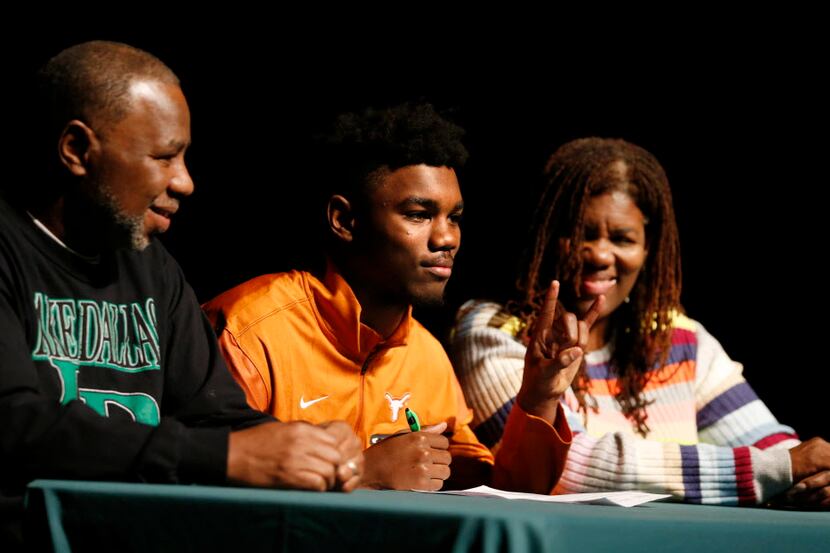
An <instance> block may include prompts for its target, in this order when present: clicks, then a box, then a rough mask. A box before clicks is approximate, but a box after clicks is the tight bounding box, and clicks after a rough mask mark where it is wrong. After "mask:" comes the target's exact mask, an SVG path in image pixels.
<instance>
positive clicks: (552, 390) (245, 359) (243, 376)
mask: <svg viewBox="0 0 830 553" xmlns="http://www.w3.org/2000/svg"><path fill="white" fill-rule="evenodd" d="M336 129H337V130H336V131H335V132H334V133H333V135H332V136H331V137H330V140H329V143H328V144H327V146H328V147H327V153H328V155H327V157H326V159H325V160H324V164H325V165H324V166H325V167H326V168H327V170H328V172H329V174H328V175H327V176H326V177H323V178H321V179H320V181H321V183H322V185H321V186H324V187H326V195H325V196H326V197H325V206H321V207H320V209H321V211H322V210H325V214H326V219H325V221H326V231H327V232H326V234H327V241H326V246H325V249H326V254H327V264H326V268H325V270H323V271H321V272H320V274H312V273H309V272H302V271H292V272H289V273H281V274H274V275H265V276H262V277H259V278H255V279H253V280H251V281H249V282H246V283H244V284H242V285H240V286H238V287H236V288H234V289H232V290H230V291H228V292H225V293H224V294H222V295H220V296H219V297H217V298H216V299H214V300H213V301H211V302H209V303H208V304H206V305H205V310H206V311H207V313H208V316H209V318H210V319H211V320H212V321H213V322H214V324H215V328H216V331H217V334H218V336H219V343H220V347H221V350H222V353H223V355H224V356H225V359H226V360H227V362H228V365H229V366H230V368H231V371H232V373H233V374H234V376H235V377H236V379H237V381H238V382H239V383H240V384H241V385H242V388H243V389H244V390H245V393H246V396H247V399H248V402H249V404H250V405H251V406H253V407H255V408H257V409H259V410H261V411H265V412H267V413H271V414H273V415H274V416H276V417H278V418H279V419H280V420H298V419H301V420H307V421H310V422H318V421H324V420H330V419H343V420H346V421H347V422H348V423H350V424H351V425H353V428H354V430H355V433H356V434H357V435H358V437H359V438H360V439H362V440H363V443H364V446H365V447H366V448H367V449H366V450H365V472H364V485H365V486H368V487H372V488H393V489H421V490H423V489H428V490H437V489H440V488H442V487H443V486H444V485H445V481H446V482H447V483H448V485H450V486H452V487H467V486H472V485H478V484H484V483H486V484H492V485H494V486H496V487H500V488H505V489H512V490H518V491H533V492H537V493H550V492H551V490H552V489H553V487H554V485H555V484H556V482H557V480H558V478H559V476H560V474H561V471H562V467H563V464H564V459H565V456H566V454H567V450H568V446H569V444H570V441H571V432H570V429H569V428H568V425H567V423H566V421H565V417H564V416H563V415H562V412H561V407H559V396H560V395H561V394H562V393H563V392H564V390H565V389H566V388H567V387H568V385H569V384H570V380H571V378H572V377H573V374H574V373H575V371H576V369H577V368H578V366H579V364H580V362H581V360H582V348H583V347H584V345H585V339H586V338H587V329H588V327H589V326H590V324H591V323H592V319H593V317H594V314H593V312H592V313H591V314H589V316H588V317H587V319H586V321H577V320H576V318H575V317H573V315H570V314H560V315H561V316H556V314H555V310H554V306H555V301H556V291H557V290H558V288H556V287H552V293H551V294H549V297H548V300H547V306H548V310H547V315H546V317H543V318H542V319H543V320H540V323H541V324H540V325H539V328H540V332H537V333H536V336H535V337H534V341H535V343H536V346H537V347H531V348H529V353H528V357H527V359H526V370H525V372H524V381H523V383H522V390H523V392H522V393H520V395H519V397H518V398H517V404H518V405H517V406H516V407H514V408H513V409H512V410H511V412H510V416H509V419H508V421H507V427H506V430H505V434H504V439H503V441H502V446H501V448H500V450H499V451H498V454H497V455H496V456H495V458H494V456H493V454H492V453H491V452H490V451H489V450H488V449H487V448H486V447H485V446H483V445H482V444H481V443H479V441H478V440H477V439H476V437H475V435H474V434H473V432H472V431H471V429H470V427H469V423H470V421H471V419H472V414H471V412H470V410H469V409H468V408H467V405H466V403H465V401H464V397H463V394H462V392H461V390H460V387H459V384H458V382H457V380H456V377H455V374H454V372H453V369H452V366H451V364H450V361H449V359H448V358H447V356H446V354H445V352H444V350H443V348H442V347H441V345H440V344H439V342H438V341H437V340H436V339H435V338H434V337H433V336H432V335H430V334H429V332H428V331H427V330H426V329H424V327H422V326H421V325H420V324H419V323H418V322H417V321H416V320H415V319H413V318H412V315H411V312H412V305H413V304H435V303H440V302H441V301H442V298H443V293H444V287H445V285H446V283H447V280H448V279H449V278H450V274H451V272H452V266H453V259H454V257H455V255H456V253H457V252H458V248H459V246H460V239H461V228H460V219H461V214H462V210H463V202H462V198H461V192H460V189H459V185H458V180H457V177H456V171H455V169H456V168H458V167H459V166H461V165H462V164H463V162H464V161H465V159H466V157H467V152H466V150H465V148H464V146H463V145H462V144H461V142H460V136H461V134H462V132H463V131H461V129H460V128H458V127H457V126H455V125H453V124H452V123H449V122H447V121H445V120H444V119H442V118H441V117H440V116H439V115H438V114H437V113H436V112H435V111H434V109H433V108H432V107H431V106H429V105H420V106H413V105H403V106H398V107H396V108H391V109H386V110H381V111H372V110H369V111H366V112H365V113H363V114H360V115H358V114H349V115H346V116H342V117H341V118H340V119H339V121H338V124H337V125H336ZM406 408H411V409H412V410H414V411H415V412H417V413H418V414H419V415H420V419H421V421H422V422H423V423H424V424H426V425H427V426H425V427H424V428H423V429H422V430H420V431H414V432H413V431H410V427H409V425H408V424H407V421H406V417H405V416H404V412H405V409H406ZM451 463H452V464H451Z"/></svg>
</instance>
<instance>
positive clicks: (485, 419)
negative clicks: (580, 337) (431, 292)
mask: <svg viewBox="0 0 830 553" xmlns="http://www.w3.org/2000/svg"><path fill="white" fill-rule="evenodd" d="M516 323H517V320H516V319H515V317H509V316H506V315H505V314H504V312H502V311H501V306H500V305H498V304H495V303H490V302H481V301H475V300H473V301H469V302H467V303H466V304H464V305H463V306H462V307H461V310H460V311H459V314H458V318H457V322H456V327H455V329H454V332H453V338H452V348H451V349H452V356H453V362H454V364H455V369H456V372H457V373H458V377H459V380H460V382H461V385H462V387H463V389H464V395H465V397H466V398H467V401H468V404H469V405H470V407H472V408H473V410H474V419H473V427H474V429H475V432H476V434H477V435H478V437H479V439H480V440H481V441H482V442H483V443H484V444H485V445H488V446H490V447H491V448H493V449H497V448H498V445H499V441H500V439H501V434H502V431H503V429H504V422H505V421H506V420H507V415H508V414H509V413H510V409H511V407H512V405H513V403H514V401H515V398H516V393H517V392H518V390H519V386H520V384H521V381H522V369H523V366H524V356H525V346H524V345H522V344H521V343H520V342H519V341H517V340H516V339H515V334H516V331H517V330H518V328H519V326H518V325H517V324H516ZM611 353H612V352H611V347H610V346H609V345H606V346H605V347H604V348H602V349H600V350H597V351H593V352H590V353H588V354H587V356H586V363H587V376H588V381H589V383H588V391H589V392H590V394H591V396H592V397H593V398H594V400H595V401H596V406H597V408H598V411H597V412H594V411H593V410H592V409H589V411H588V413H587V415H586V414H584V413H582V412H577V407H578V403H577V400H576V396H575V395H574V394H573V392H572V391H571V390H568V392H567V393H566V394H565V396H564V397H563V403H564V404H565V406H566V408H565V413H566V416H567V418H568V423H569V424H570V426H571V429H572V430H573V431H574V434H575V436H574V441H573V444H572V445H571V450H570V452H569V454H568V461H567V463H566V466H565V471H564V473H563V475H562V478H561V480H560V481H559V485H558V486H557V489H556V491H557V492H558V493H576V492H591V491H604V490H643V491H650V492H655V493H668V494H671V495H672V497H673V498H674V499H676V500H678V501H686V502H689V503H708V504H725V505H736V504H740V505H746V504H756V503H761V502H764V501H766V500H767V499H769V498H770V497H772V496H773V495H775V494H777V493H779V492H782V491H784V490H785V489H787V488H789V487H790V486H791V485H792V471H791V468H790V455H789V451H788V450H789V449H790V448H791V447H794V446H795V445H797V444H798V443H799V442H798V439H797V437H796V435H795V433H794V432H793V430H792V429H791V428H789V427H787V426H784V425H781V424H779V423H778V421H776V419H775V417H773V415H772V413H770V411H769V409H767V407H766V406H765V405H764V404H763V403H762V402H761V400H760V399H758V397H757V396H756V395H755V392H753V390H752V388H750V386H749V384H748V383H747V382H746V381H745V380H744V378H743V376H742V375H741V372H742V366H741V365H740V364H739V363H736V362H734V361H732V360H731V359H729V357H728V356H727V355H726V353H725V352H724V351H723V348H722V347H721V345H720V344H719V343H718V341H717V340H715V339H714V338H713V337H712V336H711V335H710V334H709V333H708V332H706V330H705V329H704V328H703V326H701V325H700V324H699V323H697V322H695V321H693V320H691V319H689V318H687V317H685V316H678V317H676V319H675V321H674V329H673V332H672V349H671V352H670V355H669V358H668V361H667V363H666V364H665V365H664V366H662V367H657V368H655V369H654V370H653V372H652V373H651V375H650V378H649V380H648V384H647V385H646V388H645V390H644V395H645V398H646V399H647V400H648V401H650V402H651V403H650V404H649V405H648V406H647V407H646V411H647V413H648V426H649V428H650V431H649V433H648V435H647V436H645V437H642V436H641V435H640V434H637V433H636V432H635V431H634V427H633V426H632V422H631V421H630V420H629V419H627V418H626V417H625V416H624V415H623V414H622V411H621V409H620V406H619V404H618V403H617V401H616V400H615V399H614V391H615V389H616V375H615V373H614V370H613V369H612V368H611V367H610V365H609V360H610V358H611Z"/></svg>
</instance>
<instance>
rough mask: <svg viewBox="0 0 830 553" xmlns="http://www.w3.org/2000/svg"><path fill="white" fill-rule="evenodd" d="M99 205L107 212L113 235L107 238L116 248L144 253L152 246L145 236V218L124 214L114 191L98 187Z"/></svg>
mask: <svg viewBox="0 0 830 553" xmlns="http://www.w3.org/2000/svg"><path fill="white" fill-rule="evenodd" d="M97 200H98V205H99V207H100V208H101V209H103V210H104V211H105V216H106V219H107V221H108V222H109V223H110V226H111V229H110V230H111V232H112V234H111V235H110V236H109V237H107V238H106V240H107V242H109V243H110V244H111V245H112V246H113V247H114V248H127V249H130V250H133V251H137V252H140V251H143V250H144V249H145V248H146V247H147V246H149V245H150V240H149V239H148V238H147V237H146V236H145V235H144V216H143V215H139V216H129V215H126V214H125V213H124V211H123V210H122V209H121V206H120V205H118V200H117V199H116V198H115V196H114V195H113V194H112V190H110V188H109V187H108V186H106V185H104V184H101V185H100V186H99V187H98V198H97Z"/></svg>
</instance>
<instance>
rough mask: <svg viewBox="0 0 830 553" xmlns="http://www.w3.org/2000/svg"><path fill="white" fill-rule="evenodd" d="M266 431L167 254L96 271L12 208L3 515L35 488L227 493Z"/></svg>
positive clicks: (122, 255) (2, 374) (0, 399)
mask: <svg viewBox="0 0 830 553" xmlns="http://www.w3.org/2000/svg"><path fill="white" fill-rule="evenodd" d="M266 420H272V419H270V417H268V416H267V415H264V414H262V413H259V412H256V411H254V410H252V409H251V408H249V407H248V405H247V404H246V402H245V397H244V394H243V393H242V391H241V390H240V389H239V387H238V386H237V385H236V383H235V382H234V381H233V379H232V378H231V376H230V374H229V372H228V370H227V368H226V367H225V364H224V361H223V360H222V357H221V355H220V354H219V352H218V350H217V347H216V340H215V337H214V334H213V331H212V329H211V327H210V326H209V324H208V323H207V321H206V319H205V318H204V315H203V314H202V311H201V309H200V308H199V304H198V302H197V301H196V297H195V295H194V293H193V291H192V289H191V288H190V286H188V284H187V283H186V282H185V280H184V277H183V275H182V272H181V269H180V268H179V266H178V265H177V264H176V262H175V261H174V260H173V258H172V257H171V256H170V254H169V253H167V251H166V250H165V249H164V247H163V246H162V245H161V244H160V243H158V242H157V241H154V242H153V243H152V244H151V245H150V246H149V247H148V248H147V249H146V250H144V251H143V252H133V251H126V250H124V251H117V252H114V253H112V254H110V255H108V256H106V257H104V258H102V259H100V260H99V262H98V263H91V262H89V261H85V260H83V259H82V258H80V257H79V256H77V255H74V254H73V253H71V252H69V251H67V250H66V249H65V248H63V247H61V246H60V245H59V244H58V243H56V242H55V240H53V239H52V238H50V237H49V236H47V235H46V234H45V233H44V232H43V231H42V230H41V229H38V228H37V227H36V226H35V225H34V223H33V221H32V220H31V218H30V217H29V216H28V215H27V214H25V212H24V213H21V212H18V211H16V210H14V209H13V208H12V207H10V205H9V204H8V203H6V202H5V201H4V200H2V198H0V507H2V504H5V507H6V509H8V508H9V507H12V505H13V504H17V503H18V501H19V497H20V496H21V494H22V493H23V491H24V489H25V485H26V483H28V482H29V481H31V480H32V479H35V478H68V479H98V480H127V481H142V482H201V483H222V482H224V481H225V471H226V463H227V449H228V434H229V432H230V430H231V429H236V428H243V427H246V426H251V425H253V424H257V423H260V422H264V421H266ZM3 510H5V509H2V508H0V514H2V513H1V511H3ZM15 510H16V508H15Z"/></svg>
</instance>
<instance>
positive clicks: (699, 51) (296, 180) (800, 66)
mask: <svg viewBox="0 0 830 553" xmlns="http://www.w3.org/2000/svg"><path fill="white" fill-rule="evenodd" d="M214 15H215V14H214ZM491 16H494V17H492V18H491V21H490V22H489V23H488V24H487V25H486V26H483V27H481V26H479V27H475V28H474V27H472V26H468V27H464V23H463V18H462V20H461V21H460V22H452V23H451V22H449V21H444V20H441V19H440V18H434V19H429V18H426V19H424V20H423V21H418V22H415V23H414V24H412V25H410V26H408V27H406V28H403V27H400V26H399V25H398V24H399V21H397V20H396V21H395V23H394V24H390V23H389V22H386V23H382V22H378V23H374V22H370V23H364V24H363V25H360V26H356V25H352V24H346V23H342V24H338V23H337V22H335V23H329V24H328V25H327V26H321V25H318V24H315V23H309V22H308V21H305V22H303V23H301V24H300V23H298V22H297V21H295V20H292V19H291V18H288V17H286V18H282V19H281V18H279V17H277V18H275V19H269V20H267V21H264V22H263V21H257V17H258V16H257V14H250V16H249V17H247V18H237V20H234V21H228V22H227V23H226V24H223V25H218V24H216V23H215V22H214V25H213V26H210V27H205V26H203V27H196V26H194V25H192V24H183V23H182V21H186V20H177V21H176V22H170V21H167V22H164V23H160V22H159V21H165V19H164V17H163V16H161V15H159V17H158V20H156V21H151V22H148V23H147V25H146V26H144V27H142V28H140V29H138V28H134V29H133V30H130V31H126V30H117V29H116V28H115V27H112V26H109V25H108V26H104V25H100V26H97V27H96V26H95V25H87V26H86V27H85V28H83V29H80V30H78V29H75V28H72V27H70V26H69V25H67V26H65V28H63V29H60V30H56V28H55V27H54V26H53V27H51V28H49V29H46V28H42V27H40V26H37V25H34V26H30V27H27V29H26V31H25V32H24V33H23V34H22V35H20V36H22V38H18V39H12V38H10V37H9V35H7V36H6V37H5V38H4V39H3V43H2V44H3V51H4V52H5V64H6V75H5V76H4V88H5V90H6V93H7V98H11V100H7V104H8V107H9V108H11V109H8V112H7V114H6V124H7V128H6V130H7V134H6V136H5V138H4V143H6V144H13V145H14V146H15V147H20V144H18V143H16V142H15V138H16V136H17V133H16V130H15V129H16V125H25V122H26V109H27V108H28V107H31V106H29V105H28V104H27V102H26V101H27V97H26V95H25V93H23V92H22V87H18V86H17V83H20V82H24V81H25V78H26V76H27V75H29V74H31V72H33V71H34V70H35V69H36V68H37V67H38V66H39V65H40V64H42V63H43V62H44V61H45V60H46V59H48V57H49V56H51V55H53V54H55V53H57V52H58V51H59V50H60V49H61V48H63V47H65V46H68V45H70V44H73V43H75V42H79V41H81V40H87V39H92V38H105V39H111V40H121V41H125V42H128V43H131V44H133V45H135V46H139V47H141V48H145V49H147V50H149V51H150V52H152V53H154V54H156V55H158V56H159V57H160V58H161V59H163V60H164V61H166V62H167V63H168V64H169V65H170V66H171V67H172V68H173V70H174V71H175V72H176V73H177V74H178V75H179V76H180V78H181V80H182V84H183V88H184V90H185V94H186V95H187V97H188V100H189V102H190V107H191V112H192V117H193V127H192V128H193V146H192V149H191V151H190V153H189V157H188V162H189V166H190V168H191V172H192V174H193V177H194V180H195V182H196V185H197V192H196V194H195V195H194V196H193V197H192V198H191V199H190V200H188V201H187V202H186V203H185V204H184V207H183V209H182V211H181V212H180V215H179V216H178V217H177V219H176V220H175V221H174V225H173V228H172V230H171V231H170V232H169V233H168V234H167V235H165V236H164V238H163V240H164V242H165V244H166V245H167V247H168V248H169V249H170V250H171V251H172V252H173V254H174V255H175V256H176V257H177V259H178V260H179V262H180V263H181V265H182V266H183V268H184V271H185V273H186V275H187V276H188V278H189V280H190V282H191V284H192V285H193V287H194V288H195V290H196V292H197V295H198V296H199V298H200V300H202V301H204V300H207V299H210V298H211V297H212V296H213V295H215V294H217V293H218V292H221V291H222V290H224V289H226V288H229V287H231V286H233V285H235V284H237V283H239V282H241V281H243V280H245V279H247V278H250V277H253V276H255V275H258V274H261V273H264V272H271V271H279V270H285V269H288V268H290V267H291V266H292V265H293V264H294V263H295V260H296V259H298V258H299V257H300V256H302V254H303V253H304V251H305V250H306V249H307V247H308V241H307V240H306V237H307V236H308V234H309V225H308V223H309V221H308V220H307V219H306V218H305V217H304V216H301V213H303V211H302V207H303V205H304V203H303V200H304V194H305V193H306V192H307V190H308V187H309V186H310V183H309V182H308V179H307V173H308V170H307V163H309V161H308V158H307V157H305V156H304V152H305V146H306V145H307V142H308V139H309V137H310V135H311V133H312V132H313V131H314V130H318V129H320V128H321V127H322V126H324V124H325V123H326V122H328V121H329V120H330V119H331V118H332V116H333V115H334V114H335V113H337V112H340V111H342V110H346V109H358V108H360V107H362V106H363V105H366V104H389V103H394V102H396V101H399V100H406V99H427V100H430V101H432V102H433V103H435V105H436V106H437V107H438V108H439V109H440V110H442V111H444V112H445V113H447V114H448V116H449V117H450V118H451V119H453V120H455V121H456V122H458V123H459V124H461V125H462V126H463V127H465V128H466V129H467V140H466V143H467V145H468V148H469V150H470V152H471V159H470V162H469V164H468V166H467V168H466V169H465V170H464V172H463V173H462V174H461V179H462V190H463V193H464V197H465V202H466V214H465V221H464V227H463V228H464V239H463V248H462V249H461V253H460V255H459V257H458V264H457V265H456V267H457V269H456V271H455V272H454V276H453V280H452V282H451V284H450V286H449V287H448V303H449V306H448V308H447V309H446V310H444V311H443V312H432V313H426V312H423V313H419V314H418V316H419V318H421V319H422V320H424V321H425V322H426V324H427V325H428V326H429V327H430V328H431V330H433V332H435V333H436V334H438V335H441V334H442V333H443V332H445V330H446V328H447V324H448V321H450V320H451V317H452V313H453V311H454V309H455V308H456V307H457V305H458V304H459V303H460V302H462V301H464V300H465V299H467V298H470V297H481V296H490V297H494V298H504V296H505V295H506V294H508V293H509V291H510V285H511V283H512V278H513V274H514V272H515V270H516V263H517V261H518V258H519V255H520V254H521V252H522V249H523V247H524V244H525V243H526V227H527V222H528V219H529V216H530V213H531V212H532V209H533V207H534V199H535V196H536V193H537V185H538V182H539V180H538V175H539V172H540V171H541V167H542V164H543V162H544V159H545V157H546V155H547V154H548V153H550V151H552V149H553V148H554V147H555V146H557V145H559V144H561V143H563V142H565V141H567V140H570V139H572V138H577V137H581V136H588V135H599V136H608V137H621V138H625V139H627V140H629V141H632V142H634V143H637V144H639V145H641V146H643V147H645V148H646V149H648V150H650V151H651V152H652V153H654V154H655V155H656V156H657V158H658V159H659V160H660V161H661V162H662V164H663V165H664V167H665V168H666V171H667V173H668V175H669V180H670V182H671V184H672V189H673V193H674V200H675V209H676V212H677V217H678V223H679V226H680V232H681V243H682V251H683V273H684V291H683V303H684V305H685V307H686V309H687V312H688V313H689V315H690V316H692V317H693V318H695V319H698V320H699V321H701V322H702V323H703V324H704V325H705V326H706V327H707V328H708V329H709V331H710V332H711V333H712V334H713V335H714V336H715V337H716V338H718V339H719V340H720V341H721V343H722V344H723V346H724V348H725V349H726V351H727V352H728V353H729V354H730V355H731V356H732V357H733V358H734V359H736V360H739V361H741V362H743V363H744V366H745V375H746V377H747V379H748V380H749V381H750V383H751V384H752V385H753V387H754V388H755V389H756V391H757V392H758V393H759V395H760V396H761V397H762V399H763V400H764V401H765V402H766V403H767V405H768V406H769V407H770V409H771V410H772V411H773V413H775V414H776V416H777V417H778V418H779V419H780V420H781V421H782V422H785V423H788V424H791V425H793V426H794V427H795V428H796V429H797V430H798V432H799V433H800V434H801V436H802V437H810V436H813V435H819V434H820V435H823V436H824V437H826V438H830V426H828V415H827V403H826V402H825V400H824V398H825V395H826V393H827V387H828V384H829V383H830V379H828V377H827V373H828V369H827V361H826V360H825V356H826V355H827V353H826V352H825V351H824V349H823V346H824V345H825V344H826V343H828V342H829V341H830V337H828V336H827V332H826V330H825V325H824V323H823V318H824V311H825V309H826V305H827V301H826V293H827V292H826V290H827V287H828V285H827V280H828V269H827V268H826V266H827V259H826V257H827V256H826V255H825V254H826V253H827V251H828V248H827V244H826V242H824V238H825V237H826V236H827V234H828V232H827V230H826V227H827V219H828V216H827V210H826V207H825V206H826V202H825V199H824V198H825V193H824V188H825V185H826V182H827V176H826V175H827V170H826V157H827V156H826V151H827V145H828V144H827V138H826V128H827V123H828V116H827V108H826V105H825V103H824V102H825V98H827V97H828V95H827V89H826V86H825V85H824V84H822V80H823V79H822V78H821V77H822V74H823V73H826V69H827V63H826V59H823V58H826V56H825V55H823V54H822V50H821V49H820V48H819V46H820V44H819V40H818V39H817V38H816V39H814V38H813V37H814V36H817V35H813V32H812V30H811V29H809V28H804V27H800V25H802V24H804V22H805V21H807V20H809V15H804V18H803V19H799V21H798V23H797V24H793V23H792V22H788V21H777V20H775V18H774V17H771V18H770V19H769V20H768V21H765V22H761V23H763V24H762V25H760V26H759V25H757V24H758V22H757V21H755V22H750V21H746V20H744V19H742V18H734V19H732V20H730V21H728V22H717V21H716V20H715V19H714V18H713V19H711V20H708V19H707V20H706V21H705V24H703V22H701V21H695V22H693V23H694V24H695V25H696V27H694V30H693V31H687V32H683V33H680V32H676V30H677V29H679V28H680V27H681V26H682V25H680V24H681V23H683V22H682V21H679V20H678V21H673V22H670V23H666V24H665V25H664V26H662V27H661V26H659V25H654V26H652V27H650V28H648V29H637V30H635V29H631V28H628V27H627V26H624V25H622V24H621V25H620V28H617V29H614V22H613V21H610V22H608V23H607V27H606V29H601V28H600V29H598V28H594V27H592V26H591V25H587V26H585V29H586V30H585V32H584V33H583V32H580V30H579V29H577V30H576V31H574V30H573V29H571V28H570V27H571V25H570V22H569V20H567V19H560V20H557V21H556V22H555V23H550V24H548V23H547V22H545V21H538V20H534V16H532V15H528V16H527V17H525V18H518V19H516V18H508V19H506V20H501V19H500V18H499V16H498V14H491ZM576 21H577V22H578V23H584V22H585V20H584V19H577V20H576ZM713 21H715V22H714V23H713ZM257 23H259V24H257ZM752 24H754V25H755V27H752ZM748 27H752V28H753V29H754V30H753V31H751V32H748V33H747V32H746V29H747V28H748ZM459 29H464V30H466V31H467V33H466V34H464V33H460V32H459ZM609 29H613V31H614V32H610V31H609ZM656 29H659V30H656ZM569 30H570V31H574V32H572V33H566V31H569ZM783 30H786V31H788V34H787V35H786V36H785V35H784V34H782V31H783ZM566 34H567V36H565V35H566ZM9 147H10V146H7V150H6V151H7V152H9ZM6 161H7V163H8V164H10V165H9V166H7V174H12V175H15V178H19V179H21V182H22V183H23V185H25V175H26V168H25V167H15V166H14V156H9V157H7V159H6ZM12 168H13V169H14V171H12Z"/></svg>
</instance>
